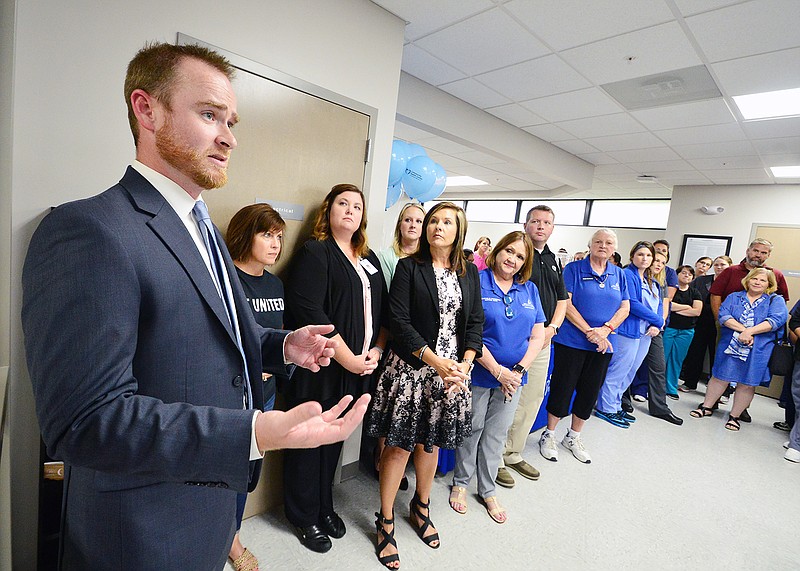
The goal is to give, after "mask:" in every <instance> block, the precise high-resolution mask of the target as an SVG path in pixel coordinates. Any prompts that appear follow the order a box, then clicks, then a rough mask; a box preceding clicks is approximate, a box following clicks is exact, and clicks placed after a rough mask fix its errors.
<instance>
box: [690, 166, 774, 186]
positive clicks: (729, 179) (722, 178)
mask: <svg viewBox="0 0 800 571" xmlns="http://www.w3.org/2000/svg"><path fill="white" fill-rule="evenodd" d="M703 174H704V175H706V176H707V177H708V178H710V179H711V181H712V182H713V183H714V184H747V183H763V184H768V183H772V182H774V181H773V179H772V177H771V176H770V175H768V174H767V171H766V170H765V169H736V170H724V169H722V170H705V171H703Z"/></svg>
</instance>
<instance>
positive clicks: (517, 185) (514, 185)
mask: <svg viewBox="0 0 800 571" xmlns="http://www.w3.org/2000/svg"><path fill="white" fill-rule="evenodd" d="M503 186H504V187H506V188H507V189H508V190H520V191H525V190H544V188H545V187H544V186H539V185H538V184H534V183H532V182H525V181H520V182H508V183H505V184H503Z"/></svg>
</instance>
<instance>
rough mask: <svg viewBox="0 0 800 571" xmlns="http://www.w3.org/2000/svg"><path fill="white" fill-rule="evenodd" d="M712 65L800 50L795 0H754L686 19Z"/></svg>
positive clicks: (798, 13)
mask: <svg viewBox="0 0 800 571" xmlns="http://www.w3.org/2000/svg"><path fill="white" fill-rule="evenodd" d="M686 24H687V25H688V26H689V29H690V30H691V32H692V34H693V35H694V37H695V39H696V40H697V42H698V44H699V45H700V48H701V49H702V50H703V52H704V53H705V55H706V57H707V58H708V60H709V61H711V62H718V61H723V60H729V59H734V58H738V57H745V56H751V55H755V54H759V53H765V52H771V51H777V50H782V49H786V48H793V47H796V46H797V34H798V30H800V9H798V5H797V1H796V0H753V1H752V2H743V3H741V4H736V5H734V6H728V7H726V8H721V9H719V10H714V11H713V12H706V13H705V14H699V15H697V16H691V17H689V18H686Z"/></svg>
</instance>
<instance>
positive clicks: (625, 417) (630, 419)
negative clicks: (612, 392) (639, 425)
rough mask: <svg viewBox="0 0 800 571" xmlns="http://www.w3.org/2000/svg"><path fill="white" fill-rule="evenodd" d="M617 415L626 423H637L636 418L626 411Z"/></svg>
mask: <svg viewBox="0 0 800 571" xmlns="http://www.w3.org/2000/svg"><path fill="white" fill-rule="evenodd" d="M617 415H618V416H619V417H620V418H622V419H623V420H624V421H626V422H627V423H628V424H633V423H634V422H636V417H635V416H633V415H632V414H628V413H627V412H625V411H624V410H621V411H619V412H618V413H617Z"/></svg>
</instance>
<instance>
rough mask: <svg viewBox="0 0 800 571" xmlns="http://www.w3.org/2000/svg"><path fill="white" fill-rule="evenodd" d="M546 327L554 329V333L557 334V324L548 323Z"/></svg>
mask: <svg viewBox="0 0 800 571" xmlns="http://www.w3.org/2000/svg"><path fill="white" fill-rule="evenodd" d="M548 327H552V328H553V329H555V331H556V332H555V334H556V335H558V325H553V324H552V323H551V324H550V325H548Z"/></svg>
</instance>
